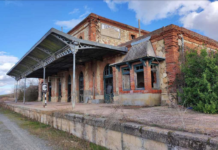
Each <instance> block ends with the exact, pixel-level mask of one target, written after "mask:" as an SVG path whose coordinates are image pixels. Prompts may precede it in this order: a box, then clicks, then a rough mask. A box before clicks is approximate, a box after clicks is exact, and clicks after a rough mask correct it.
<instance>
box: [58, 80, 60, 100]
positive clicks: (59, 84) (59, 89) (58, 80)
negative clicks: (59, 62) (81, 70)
mask: <svg viewBox="0 0 218 150" xmlns="http://www.w3.org/2000/svg"><path fill="white" fill-rule="evenodd" d="M58 101H59V102H60V101H61V79H60V78H59V79H58Z"/></svg>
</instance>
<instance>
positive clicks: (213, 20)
mask: <svg viewBox="0 0 218 150" xmlns="http://www.w3.org/2000/svg"><path fill="white" fill-rule="evenodd" d="M180 21H181V22H182V23H183V24H184V27H185V28H189V29H197V30H200V31H203V32H204V33H205V35H208V36H209V37H211V38H213V39H215V40H218V34H217V26H218V1H216V2H212V3H210V4H209V5H208V6H207V7H206V8H205V9H204V10H203V11H201V12H192V13H190V14H188V15H186V16H184V17H182V18H181V19H180Z"/></svg>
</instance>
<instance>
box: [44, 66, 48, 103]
mask: <svg viewBox="0 0 218 150" xmlns="http://www.w3.org/2000/svg"><path fill="white" fill-rule="evenodd" d="M43 84H45V65H43ZM43 94H45V100H44V107H45V106H46V105H47V100H46V92H43Z"/></svg>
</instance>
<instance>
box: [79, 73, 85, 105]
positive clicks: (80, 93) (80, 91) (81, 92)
mask: <svg viewBox="0 0 218 150" xmlns="http://www.w3.org/2000/svg"><path fill="white" fill-rule="evenodd" d="M83 91H84V82H83V73H82V72H81V73H80V74H79V102H80V103H83V102H84V99H83Z"/></svg>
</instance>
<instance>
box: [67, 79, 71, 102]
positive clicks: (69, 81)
mask: <svg viewBox="0 0 218 150" xmlns="http://www.w3.org/2000/svg"><path fill="white" fill-rule="evenodd" d="M67 101H68V102H71V76H70V75H69V76H68V100H67Z"/></svg>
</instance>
